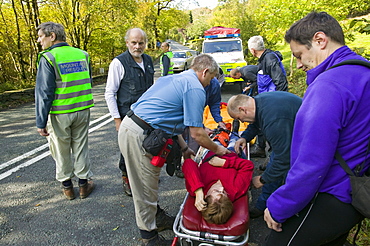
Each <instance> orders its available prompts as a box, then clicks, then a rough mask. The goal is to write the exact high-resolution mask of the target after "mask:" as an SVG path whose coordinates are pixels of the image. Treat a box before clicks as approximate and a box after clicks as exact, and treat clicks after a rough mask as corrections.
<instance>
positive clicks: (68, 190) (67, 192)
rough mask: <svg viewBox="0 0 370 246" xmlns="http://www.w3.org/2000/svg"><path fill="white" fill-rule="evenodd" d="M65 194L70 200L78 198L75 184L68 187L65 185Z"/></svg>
mask: <svg viewBox="0 0 370 246" xmlns="http://www.w3.org/2000/svg"><path fill="white" fill-rule="evenodd" d="M63 194H64V196H65V197H66V198H67V199H68V200H73V199H75V198H76V196H75V191H74V190H73V185H70V186H68V187H66V186H63Z"/></svg>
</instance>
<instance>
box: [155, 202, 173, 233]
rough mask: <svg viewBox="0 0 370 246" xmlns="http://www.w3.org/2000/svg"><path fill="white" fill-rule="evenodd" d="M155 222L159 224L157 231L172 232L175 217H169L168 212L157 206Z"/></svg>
mask: <svg viewBox="0 0 370 246" xmlns="http://www.w3.org/2000/svg"><path fill="white" fill-rule="evenodd" d="M155 221H156V224H157V231H164V230H172V227H173V223H174V222H175V217H172V216H170V215H168V214H167V212H166V211H164V210H163V209H162V208H160V207H159V206H157V214H156V215H155Z"/></svg>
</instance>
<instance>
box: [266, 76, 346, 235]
mask: <svg viewBox="0 0 370 246" xmlns="http://www.w3.org/2000/svg"><path fill="white" fill-rule="evenodd" d="M333 79H334V78H333ZM315 85H320V86H319V87H316V86H315ZM315 85H313V84H311V85H310V86H309V87H308V89H307V91H306V93H305V99H304V100H303V103H302V106H301V107H300V109H299V111H298V113H297V115H296V119H295V122H294V132H293V136H294V137H293V139H292V144H291V151H290V153H291V157H290V159H291V163H290V166H291V167H290V170H289V172H288V175H287V178H286V182H285V184H284V185H283V186H281V187H280V188H279V189H277V190H276V191H275V192H274V193H273V194H272V195H271V196H270V197H269V199H268V200H267V207H268V209H269V212H270V214H271V216H272V218H274V220H275V221H276V222H279V223H282V222H284V221H285V220H286V219H288V218H290V217H292V216H293V215H295V214H296V213H298V212H299V211H301V210H302V209H303V208H304V207H305V206H306V205H307V204H308V203H309V202H310V201H311V200H312V199H313V197H314V196H315V194H316V193H317V192H318V191H321V190H320V188H321V187H322V185H323V184H325V183H323V182H325V180H326V178H327V177H328V175H330V173H328V172H329V171H330V168H332V166H333V161H334V157H333V156H334V155H335V151H336V148H337V143H338V139H339V137H340V130H341V127H342V126H343V115H344V113H343V112H344V111H345V110H346V109H345V108H343V107H345V105H346V103H350V101H346V100H345V99H346V96H345V93H347V91H348V88H345V89H344V91H345V92H342V91H341V90H340V89H341V88H339V87H336V89H337V90H332V89H333V87H335V86H336V83H331V81H330V80H329V79H328V78H326V79H325V80H320V79H317V80H316V81H315ZM317 105H320V110H318V109H317ZM333 105H335V106H333ZM318 139H319V140H320V141H318ZM283 229H284V228H283Z"/></svg>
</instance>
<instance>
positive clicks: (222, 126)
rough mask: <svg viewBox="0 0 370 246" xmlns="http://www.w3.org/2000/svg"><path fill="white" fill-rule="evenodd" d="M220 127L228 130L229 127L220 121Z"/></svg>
mask: <svg viewBox="0 0 370 246" xmlns="http://www.w3.org/2000/svg"><path fill="white" fill-rule="evenodd" d="M218 125H219V126H220V127H221V128H223V129H225V130H227V127H226V124H225V122H223V121H220V122H218Z"/></svg>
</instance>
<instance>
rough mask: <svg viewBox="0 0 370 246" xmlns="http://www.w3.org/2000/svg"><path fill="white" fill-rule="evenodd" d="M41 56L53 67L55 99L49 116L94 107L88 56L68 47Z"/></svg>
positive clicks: (83, 52) (58, 48)
mask: <svg viewBox="0 0 370 246" xmlns="http://www.w3.org/2000/svg"><path fill="white" fill-rule="evenodd" d="M42 55H43V56H44V57H45V58H46V59H47V60H48V61H49V63H50V64H51V65H52V66H53V67H54V71H55V77H56V89H55V98H54V101H53V103H52V107H51V110H50V114H66V113H72V112H77V111H81V110H84V109H87V108H91V107H92V106H94V101H93V95H92V90H91V77H90V71H89V65H88V64H89V55H88V54H87V53H86V52H85V51H83V50H80V49H77V48H73V47H70V46H61V47H56V48H54V49H52V50H50V51H47V52H44V53H42Z"/></svg>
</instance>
